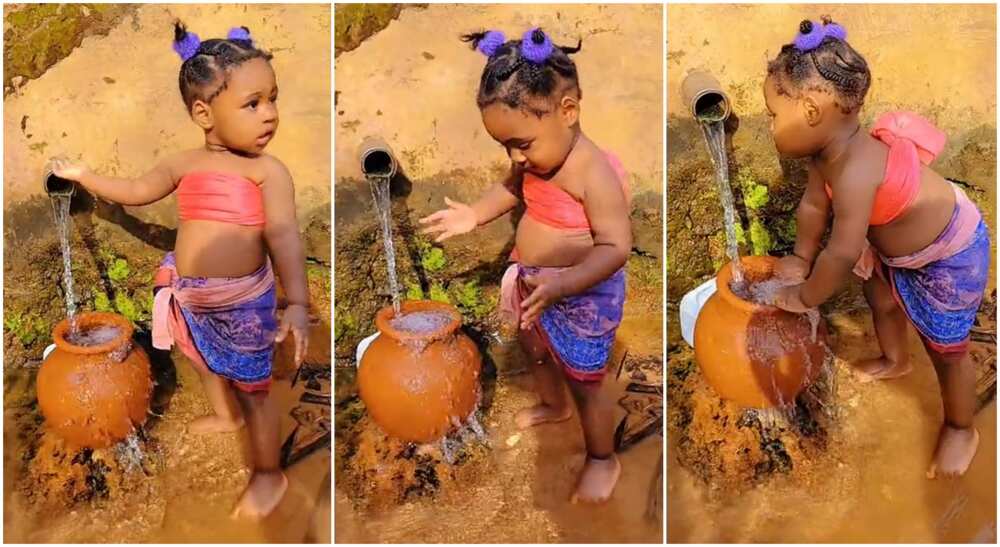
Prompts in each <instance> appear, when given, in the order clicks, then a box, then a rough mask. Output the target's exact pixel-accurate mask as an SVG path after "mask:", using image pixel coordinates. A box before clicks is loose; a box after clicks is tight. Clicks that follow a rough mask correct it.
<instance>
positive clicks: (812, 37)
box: [793, 21, 826, 52]
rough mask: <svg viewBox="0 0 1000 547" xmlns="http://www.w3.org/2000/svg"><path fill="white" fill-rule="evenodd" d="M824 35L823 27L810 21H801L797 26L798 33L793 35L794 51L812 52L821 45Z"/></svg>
mask: <svg viewBox="0 0 1000 547" xmlns="http://www.w3.org/2000/svg"><path fill="white" fill-rule="evenodd" d="M823 38H826V33H825V32H824V31H823V26H822V25H818V24H816V23H814V22H812V21H802V23H800V24H799V33H798V34H797V35H795V41H794V42H793V43H794V44H795V49H797V50H799V51H803V52H804V51H812V50H814V49H816V48H818V47H819V45H820V44H822V43H823Z"/></svg>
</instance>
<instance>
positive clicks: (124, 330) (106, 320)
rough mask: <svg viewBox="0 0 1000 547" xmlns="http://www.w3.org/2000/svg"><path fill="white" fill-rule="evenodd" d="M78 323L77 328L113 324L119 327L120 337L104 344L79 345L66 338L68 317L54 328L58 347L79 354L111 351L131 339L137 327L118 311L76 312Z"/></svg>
mask: <svg viewBox="0 0 1000 547" xmlns="http://www.w3.org/2000/svg"><path fill="white" fill-rule="evenodd" d="M76 325H77V328H87V327H93V326H95V325H111V326H115V327H118V330H119V331H120V332H119V335H118V337H117V338H115V339H114V340H111V341H110V342H105V343H104V344H100V345H98V346H78V345H76V344H73V343H71V342H70V341H69V340H67V339H66V335H67V334H68V333H69V318H68V317H67V318H66V319H63V320H62V321H60V322H59V323H58V324H56V326H55V328H54V329H52V341H53V342H55V345H56V347H57V348H59V349H61V350H63V351H66V352H69V353H74V354H77V355H94V354H100V353H111V352H112V351H115V350H117V349H118V348H120V347H122V345H123V344H124V343H125V342H127V341H128V340H131V339H132V333H133V332H134V331H135V327H133V326H132V322H131V321H129V320H128V319H126V318H125V316H123V315H119V314H117V313H108V312H99V311H91V312H82V313H78V314H76Z"/></svg>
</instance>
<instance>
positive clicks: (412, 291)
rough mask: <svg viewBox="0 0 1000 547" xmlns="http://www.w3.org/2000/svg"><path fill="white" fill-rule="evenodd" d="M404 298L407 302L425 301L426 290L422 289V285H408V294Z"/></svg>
mask: <svg viewBox="0 0 1000 547" xmlns="http://www.w3.org/2000/svg"><path fill="white" fill-rule="evenodd" d="M403 297H404V298H405V299H407V300H423V299H424V290H423V289H421V288H420V283H407V284H406V294H405V295H404V296H403Z"/></svg>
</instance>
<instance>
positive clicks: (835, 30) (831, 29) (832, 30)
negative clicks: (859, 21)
mask: <svg viewBox="0 0 1000 547" xmlns="http://www.w3.org/2000/svg"><path fill="white" fill-rule="evenodd" d="M823 33H824V34H826V35H827V36H829V37H831V38H836V39H838V40H840V41H841V42H846V41H847V29H845V28H844V27H843V26H842V25H838V24H837V23H827V24H825V25H823Z"/></svg>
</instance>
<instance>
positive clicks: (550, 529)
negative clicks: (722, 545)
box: [335, 314, 663, 543]
mask: <svg viewBox="0 0 1000 547" xmlns="http://www.w3.org/2000/svg"><path fill="white" fill-rule="evenodd" d="M657 317H659V316H658V315H655V314H654V315H652V316H646V317H644V318H643V319H641V320H640V319H639V318H638V317H635V316H632V317H630V318H629V319H628V320H626V322H625V323H624V324H623V325H622V328H621V330H620V331H619V334H620V335H619V338H618V344H617V346H616V352H615V355H614V356H613V357H612V360H611V361H612V363H615V365H613V367H612V371H611V373H610V375H609V377H608V378H607V379H606V381H605V387H604V389H607V390H609V391H610V392H613V393H614V398H615V399H616V400H619V399H621V398H623V397H625V396H627V395H629V392H626V388H627V387H628V386H629V384H630V383H643V384H646V383H648V384H649V385H658V384H659V383H660V381H661V371H662V360H661V358H660V357H659V351H658V348H659V346H660V343H659V340H658V339H657V338H656V335H657V334H659V332H660V331H659V329H660V322H659V321H654V320H653V319H655V318H657ZM626 351H628V352H629V353H628V355H626V354H625V352H626ZM491 357H492V358H494V359H496V361H495V366H496V369H497V370H498V371H499V373H498V375H497V377H496V378H495V379H487V380H486V382H487V384H488V385H487V386H486V390H485V391H486V393H487V394H488V395H487V397H485V399H486V400H487V402H486V403H484V405H483V410H482V419H481V422H482V425H483V426H484V428H485V430H486V433H487V437H488V446H483V445H481V444H476V445H474V446H470V447H469V448H468V449H467V450H465V452H464V455H463V457H461V458H459V461H458V463H457V464H455V465H454V466H449V465H447V464H444V463H441V462H440V461H439V460H435V459H434V458H433V454H432V456H429V457H426V458H425V459H421V457H420V456H412V455H410V454H411V453H412V452H414V449H413V448H412V447H411V448H410V449H409V450H407V448H406V447H405V446H404V445H403V444H402V443H398V442H395V441H392V440H390V439H387V438H385V436H384V435H383V434H381V432H379V431H378V430H377V427H375V426H373V425H372V424H370V422H367V418H364V417H355V418H353V419H352V418H350V417H343V416H341V408H340V407H339V406H338V410H337V412H338V421H337V449H336V450H337V464H336V465H337V484H336V490H335V503H336V504H337V510H336V522H335V538H336V541H337V542H338V543H354V542H390V543H392V542H419V543H424V542H426V543H435V542H445V543H484V542H490V543H522V542H528V543H533V542H538V543H549V542H570V543H593V542H598V543H605V542H608V543H633V542H644V543H658V542H660V541H661V540H662V533H663V532H662V503H661V501H660V500H661V496H662V492H663V490H662V488H663V486H662V484H663V483H662V473H661V471H662V468H661V461H662V440H663V437H662V435H661V434H660V433H659V430H658V428H656V427H653V428H652V429H651V430H648V431H647V433H646V434H645V435H644V436H640V437H639V440H638V442H636V443H635V444H633V445H631V446H630V447H628V448H626V449H623V450H622V452H621V454H620V457H621V461H622V465H623V473H622V477H621V480H620V482H619V484H618V487H617V489H616V491H615V493H614V496H613V497H612V499H611V501H610V502H608V503H607V504H605V505H601V506H586V505H573V504H570V503H569V497H570V494H571V493H572V491H573V488H574V486H575V481H576V477H577V475H578V473H579V471H580V469H581V467H582V464H583V458H584V446H583V437H582V431H581V430H580V426H579V421H578V419H577V418H575V417H574V418H573V419H571V420H570V421H568V422H564V423H561V424H547V425H542V426H540V427H537V428H533V429H530V430H525V431H522V430H519V429H517V427H516V426H515V425H514V415H515V414H516V412H517V411H518V410H520V409H521V408H524V407H526V406H530V405H532V404H535V402H536V401H537V398H536V396H535V395H534V394H533V393H532V392H531V383H532V379H531V377H530V374H528V373H527V371H526V370H525V369H524V368H523V363H521V362H520V360H519V359H520V355H519V352H518V351H516V350H514V351H510V352H509V353H507V354H506V355H501V354H500V352H492V353H491ZM504 359H507V360H508V362H504V361H503V360H504ZM623 359H624V360H625V361H626V362H629V363H638V362H642V361H643V360H644V359H645V364H646V365H645V366H642V367H629V366H627V365H626V371H625V372H624V373H623V374H621V375H618V377H617V378H616V372H617V371H616V370H614V369H616V368H617V364H618V363H621V362H622V360H623ZM629 371H631V372H629ZM337 377H338V382H340V381H341V379H342V378H344V379H347V380H346V381H350V380H349V378H350V373H349V371H340V370H338V373H337ZM650 403H651V404H653V405H655V407H656V409H659V412H662V406H661V405H662V392H660V395H659V396H656V395H653V396H652V400H651V401H650ZM647 404H649V403H647ZM355 408H357V407H355ZM356 411H357V412H363V404H361V405H360V408H357V410H356ZM625 416H626V412H625V410H624V409H623V408H616V418H615V422H616V423H618V421H619V420H620V419H621V418H624V417H625ZM660 417H661V419H662V414H660ZM356 420H357V421H356ZM641 421H642V420H641V419H640V420H638V421H636V422H635V423H636V424H638V422H641ZM660 423H661V424H662V422H660ZM633 425H634V424H633V422H629V430H630V432H633V433H634V432H635V431H634V430H635V429H637V428H635V427H633ZM661 427H662V426H661ZM359 429H360V430H361V431H360V432H358V430H359ZM359 445H361V446H364V447H366V448H367V449H368V450H364V449H361V450H359V449H357V447H358V446H359ZM373 446H380V447H386V446H388V447H390V448H383V449H382V450H381V451H380V452H374V451H372V450H371V447H373ZM417 452H418V453H419V450H417ZM374 469H377V472H371V471H372V470H374ZM365 471H368V474H367V475H363V476H365V477H368V482H365V481H359V480H358V475H359V473H364V472H365ZM393 477H402V478H401V479H398V480H395V481H394V480H393Z"/></svg>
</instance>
